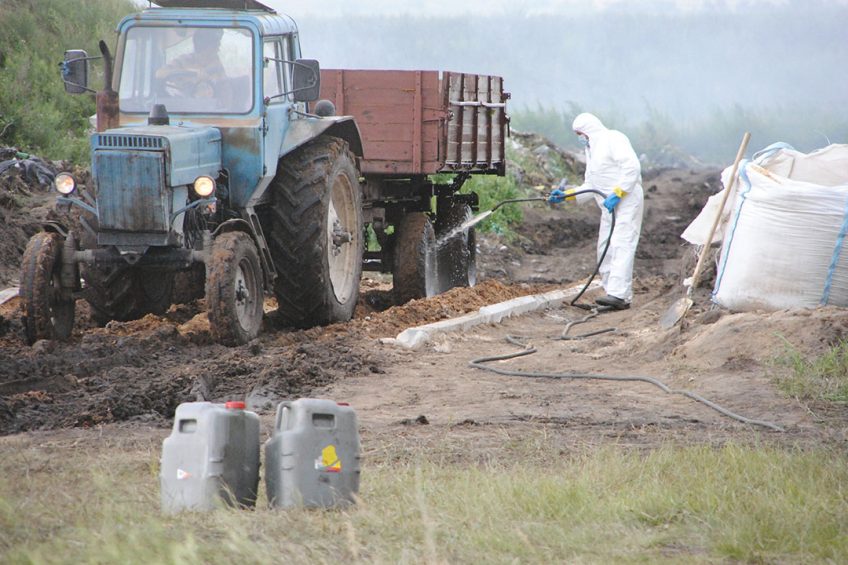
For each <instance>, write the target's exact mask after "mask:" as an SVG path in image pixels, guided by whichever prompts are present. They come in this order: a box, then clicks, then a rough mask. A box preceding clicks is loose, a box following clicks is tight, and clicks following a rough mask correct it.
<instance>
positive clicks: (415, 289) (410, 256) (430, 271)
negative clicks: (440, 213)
mask: <svg viewBox="0 0 848 565" xmlns="http://www.w3.org/2000/svg"><path fill="white" fill-rule="evenodd" d="M437 261H438V256H437V249H436V232H435V231H434V230H433V224H432V223H430V218H429V217H427V214H425V213H424V212H414V213H411V214H407V215H406V216H404V217H403V219H402V220H401V221H400V223H399V224H398V225H397V226H396V227H395V243H394V269H393V270H392V279H393V286H394V295H395V301H396V302H398V303H400V304H403V303H404V302H409V301H410V300H413V299H416V298H427V297H430V296H435V295H436V294H438V293H439V279H438V266H437Z"/></svg>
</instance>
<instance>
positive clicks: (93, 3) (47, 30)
mask: <svg viewBox="0 0 848 565" xmlns="http://www.w3.org/2000/svg"><path fill="white" fill-rule="evenodd" d="M134 11H137V7H136V6H135V5H134V4H133V3H132V2H131V1H130V0H5V2H3V3H2V4H0V145H6V146H15V147H18V148H20V149H21V150H23V151H26V152H30V153H34V154H37V155H39V156H40V157H44V158H48V159H69V160H72V161H74V162H76V163H80V164H81V163H84V162H87V161H88V152H89V148H88V140H87V139H86V132H87V130H88V128H89V123H88V117H89V116H90V115H92V114H93V113H94V110H95V109H94V96H93V95H81V96H70V95H67V94H65V91H64V86H63V84H62V80H61V78H60V75H59V66H58V64H59V62H61V61H62V59H63V57H64V52H65V50H67V49H71V48H74V49H76V48H81V49H85V50H86V51H88V53H89V55H91V56H96V55H99V52H100V51H99V48H98V47H97V42H98V40H100V39H104V40H105V41H106V42H107V43H108V44H110V47H112V48H113V49H114V42H115V41H114V39H115V37H116V36H115V32H114V30H115V24H116V23H117V22H118V21H119V20H120V18H121V17H123V16H125V15H126V14H128V13H131V12H134ZM91 70H92V72H91V73H90V77H91V80H90V82H91V84H92V85H96V86H97V87H98V88H99V87H100V84H101V82H102V72H101V71H102V65H101V66H98V64H97V63H96V62H95V63H94V64H92V65H91Z"/></svg>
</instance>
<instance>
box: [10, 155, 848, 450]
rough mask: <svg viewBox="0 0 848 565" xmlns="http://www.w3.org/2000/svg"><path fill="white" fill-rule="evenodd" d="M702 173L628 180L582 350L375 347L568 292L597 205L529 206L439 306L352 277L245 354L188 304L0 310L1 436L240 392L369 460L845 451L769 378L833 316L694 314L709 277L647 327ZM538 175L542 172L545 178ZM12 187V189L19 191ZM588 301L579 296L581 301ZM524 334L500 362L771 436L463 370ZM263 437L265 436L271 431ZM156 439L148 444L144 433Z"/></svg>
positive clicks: (563, 345) (816, 411) (542, 342)
mask: <svg viewBox="0 0 848 565" xmlns="http://www.w3.org/2000/svg"><path fill="white" fill-rule="evenodd" d="M718 173H719V171H718V170H717V169H698V170H696V169H663V170H649V171H645V172H644V183H643V184H644V188H645V193H646V212H645V220H644V224H643V235H642V240H641V243H640V247H639V252H638V254H637V262H636V273H637V281H636V287H635V291H636V297H635V299H634V307H633V308H632V309H631V310H629V311H626V312H620V313H614V314H606V315H604V316H603V317H601V318H599V319H596V320H592V321H591V322H590V323H589V324H587V325H586V326H585V328H586V330H591V329H597V328H605V327H615V328H616V331H615V332H611V333H607V334H603V335H601V336H598V337H595V338H592V339H589V340H585V341H578V342H564V341H558V340H554V339H552V338H553V337H556V336H558V335H559V334H560V333H561V332H562V329H563V327H564V325H565V324H566V323H567V321H569V320H573V319H575V318H577V317H581V316H582V315H583V311H581V310H577V309H574V308H570V307H563V308H560V309H556V310H551V311H547V312H540V313H536V314H532V315H528V316H523V317H520V318H516V319H513V320H509V321H508V322H506V323H505V324H502V325H498V326H486V327H480V328H478V329H476V330H474V331H471V332H467V333H466V334H463V335H449V336H444V337H442V338H439V339H438V340H437V341H436V342H435V343H433V344H430V345H429V346H427V347H425V348H424V349H423V350H422V351H416V352H410V351H406V350H401V349H397V348H395V347H394V346H391V345H384V344H382V343H381V342H380V338H384V337H393V336H395V335H397V334H398V333H399V332H400V331H402V330H403V329H405V328H407V327H410V326H413V325H419V324H423V323H428V322H432V321H437V320H440V319H445V318H449V317H453V316H456V315H459V314H463V313H466V312H469V311H473V310H476V309H477V308H479V307H480V306H483V305H486V304H491V303H494V302H499V301H502V300H506V299H509V298H514V297H516V296H521V295H525V294H531V293H535V292H541V291H546V290H550V289H551V288H556V287H559V286H566V285H567V286H571V285H573V284H575V283H577V282H580V281H582V280H584V278H585V277H586V276H588V274H590V273H591V271H592V269H593V267H594V255H595V252H594V248H595V240H596V237H597V229H598V228H597V226H598V216H599V212H598V210H597V208H596V207H594V205H586V206H584V207H568V206H563V207H558V208H554V209H552V208H550V207H548V206H541V205H537V206H531V207H528V208H527V209H526V211H525V221H524V223H523V224H521V225H520V226H518V227H517V229H516V234H515V236H514V237H512V238H503V237H498V236H493V235H486V236H482V237H480V239H479V253H478V256H479V265H480V275H481V279H482V281H483V282H481V284H479V285H478V286H477V287H475V288H472V289H455V290H453V291H451V292H449V293H447V294H446V295H443V296H439V297H436V298H432V299H428V300H421V301H413V302H411V303H409V304H406V305H402V306H397V305H393V303H392V299H391V293H390V291H389V289H390V288H391V282H390V279H389V278H387V277H383V276H372V277H368V276H367V275H366V278H365V279H363V283H362V292H361V297H360V304H359V307H358V308H357V311H356V316H355V319H354V320H353V321H352V322H350V323H347V324H337V325H334V326H330V327H327V328H315V329H311V330H306V331H291V330H287V329H281V328H278V327H276V325H275V323H274V315H273V309H274V307H275V305H274V303H273V301H271V300H269V301H268V302H267V303H266V311H267V315H266V320H265V322H266V323H265V328H264V330H263V333H262V335H261V336H260V338H258V339H257V340H255V341H254V342H252V343H250V344H248V345H245V346H242V347H235V348H227V347H223V346H219V345H217V344H214V343H213V342H212V341H211V339H210V335H209V330H208V321H207V320H206V316H205V313H204V304H203V301H202V300H199V301H195V302H192V303H189V304H183V305H178V306H173V307H172V308H171V310H170V311H169V312H168V313H167V314H165V315H164V316H161V317H157V316H152V315H151V316H147V317H145V318H143V319H141V320H137V321H134V322H127V323H116V322H112V323H110V324H108V325H107V326H106V327H104V328H98V327H95V326H94V324H93V323H92V322H91V321H90V319H89V316H88V313H87V307H86V305H85V303H83V302H82V301H80V302H79V303H78V307H77V318H78V319H77V326H76V328H75V330H74V333H73V336H72V338H71V339H70V340H69V341H67V342H65V343H57V342H52V341H41V342H38V343H36V344H35V345H34V346H32V347H30V346H28V345H26V344H25V342H24V340H23V338H22V332H21V325H20V312H19V301H18V299H12V300H11V301H9V302H6V303H5V304H2V305H0V434H15V433H20V432H32V431H38V430H61V429H67V428H98V429H99V430H101V431H103V430H110V429H116V428H115V426H117V425H120V426H121V427H122V428H125V427H126V426H131V427H138V428H139V429H148V428H149V429H152V430H154V431H153V432H151V433H156V434H159V435H165V434H166V433H167V431H166V429H165V428H167V427H168V426H169V424H170V421H169V420H170V418H171V417H172V416H173V412H174V409H175V408H176V406H177V405H178V404H179V403H180V402H185V401H193V400H213V401H224V400H231V399H246V400H247V402H248V404H249V405H250V406H251V407H252V408H253V409H255V410H257V411H259V412H260V413H261V414H263V415H264V417H265V419H266V422H267V419H268V418H269V417H270V414H271V413H272V411H273V407H274V405H275V404H276V403H277V402H278V401H279V400H281V399H288V398H296V397H299V396H306V395H310V396H321V397H330V398H336V399H339V400H346V401H349V402H351V403H352V405H353V406H354V407H355V408H357V410H358V412H359V414H360V421H361V423H362V428H363V438H364V441H365V442H366V443H365V447H366V451H367V450H368V442H369V441H372V442H374V443H372V444H371V445H372V446H373V445H386V444H388V443H397V442H400V443H403V444H404V445H410V446H418V447H420V446H427V445H429V444H432V443H436V442H438V443H440V444H442V445H445V444H446V445H456V446H457V452H458V453H461V452H463V450H465V449H467V447H468V445H469V443H473V445H474V446H475V449H480V450H491V451H492V452H493V453H496V452H497V450H498V449H499V446H502V445H503V444H504V442H505V441H506V442H509V441H513V440H515V441H520V439H521V438H522V437H529V436H527V434H528V433H531V432H533V433H539V432H540V431H541V433H544V434H555V435H556V437H557V438H559V440H560V441H561V444H562V445H563V448H564V449H565V448H568V447H569V446H572V445H581V444H586V443H589V444H594V443H602V442H606V441H615V442H623V443H628V444H630V443H632V444H635V445H655V444H659V443H662V442H666V441H680V442H682V443H690V442H723V441H727V440H741V441H754V442H760V441H768V442H771V441H774V442H778V443H788V444H795V443H802V444H810V443H812V444H821V443H824V444H839V445H843V446H844V445H845V443H846V440H848V438H847V437H846V436H848V432H846V429H848V425H846V424H848V415H846V411H845V410H844V409H842V408H833V407H828V406H824V405H821V406H819V405H810V404H806V403H800V402H797V401H794V400H792V399H789V398H787V397H786V396H784V395H783V394H782V393H781V392H779V391H778V390H777V388H776V387H775V385H774V382H773V379H774V376H775V375H776V374H778V373H779V372H780V371H783V370H785V369H784V368H782V367H780V366H779V365H778V364H776V363H775V359H776V358H778V357H779V356H780V355H781V353H782V352H783V351H785V347H786V344H787V343H791V344H792V345H793V346H795V347H797V348H798V349H799V350H800V351H803V352H807V353H816V352H820V351H823V350H824V349H825V348H826V347H828V346H829V345H831V344H833V343H835V342H836V341H837V340H839V339H840V338H842V337H843V334H844V333H845V332H846V331H848V330H846V328H848V316H846V314H845V313H844V311H843V310H839V309H835V308H824V309H819V310H815V311H790V312H777V313H771V314H768V313H748V314H731V313H729V312H725V311H722V310H718V309H714V308H712V307H711V306H710V305H709V301H708V294H709V290H708V287H709V284H710V277H709V274H708V276H707V277H706V280H705V281H704V282H705V285H707V286H706V287H705V288H702V289H699V292H698V295H697V297H696V298H697V305H696V307H695V308H694V309H693V311H692V312H691V313H690V315H689V316H688V317H687V319H686V320H685V321H684V323H683V324H681V325H680V326H677V327H675V328H673V329H671V330H668V331H662V330H660V328H659V325H658V320H659V317H660V315H661V314H662V312H664V311H665V309H666V308H667V307H668V306H669V305H670V304H671V302H672V301H673V300H674V299H676V298H678V297H679V296H680V295H681V293H682V286H681V284H680V280H681V273H684V272H688V271H690V270H691V269H692V267H693V265H694V262H693V259H692V254H691V251H690V250H689V249H688V248H687V247H685V246H684V245H683V242H682V241H681V240H680V239H679V234H680V233H681V232H682V231H683V228H684V227H685V226H686V225H687V224H688V222H689V221H690V220H691V219H692V218H694V216H695V215H696V214H697V212H698V211H699V210H700V208H701V206H702V205H703V203H704V202H705V201H706V199H707V197H708V196H709V195H711V194H712V193H714V192H715V191H716V190H718V188H719V185H718ZM545 180H551V181H552V180H553V179H545ZM15 183H17V181H8V180H7V181H6V182H0V214H2V217H0V241H2V242H3V243H2V245H0V250H2V251H0V290H2V287H5V286H13V285H14V284H15V283H16V279H17V270H18V264H17V262H18V261H19V258H20V255H21V254H22V252H23V247H24V246H25V244H26V239H27V237H28V236H29V234H31V233H33V232H34V231H35V230H36V229H37V225H38V222H39V221H41V220H42V219H45V218H47V217H49V216H50V215H51V214H52V213H53V212H52V209H51V207H50V199H51V197H50V196H49V195H48V194H47V193H46V192H43V191H42V192H39V191H38V190H36V189H32V188H29V187H26V186H24V187H23V188H24V189H25V191H26V192H24V191H22V190H20V189H19V187H20V185H19V184H15ZM16 187H18V188H16ZM587 298H588V299H591V295H590V296H589V297H587ZM510 333H511V334H521V335H524V336H528V337H529V338H531V340H532V342H533V343H534V344H535V345H537V346H539V353H537V354H535V355H533V356H530V357H525V358H522V359H520V360H515V361H509V362H504V365H506V366H510V367H515V368H525V369H530V370H536V371H551V370H553V371H563V370H577V371H585V372H590V373H605V374H615V375H630V374H638V375H645V376H652V377H656V378H660V379H662V380H664V381H666V382H668V383H669V384H670V385H671V386H672V387H674V388H685V389H690V390H693V391H695V392H698V393H700V394H702V395H704V396H707V397H709V398H711V399H713V400H716V401H718V402H720V403H722V404H725V405H727V407H728V408H730V409H731V410H734V411H737V412H740V413H742V414H744V415H746V416H750V417H754V418H760V419H766V420H771V421H774V422H776V423H778V424H779V425H781V426H782V427H784V428H785V429H786V430H787V431H786V432H785V433H783V434H778V433H775V432H770V431H765V430H761V429H758V428H751V427H749V426H745V425H743V424H739V423H736V422H734V421H732V420H729V419H727V418H725V417H723V416H720V415H719V414H717V413H715V412H713V411H711V410H709V409H707V408H705V407H703V406H701V405H698V404H695V403H693V402H692V401H691V400H688V399H686V398H683V397H679V396H668V395H665V394H663V393H662V392H661V391H659V390H658V389H654V388H651V387H650V386H648V385H644V384H638V383H631V384H620V383H609V382H600V381H553V380H523V379H520V378H515V377H502V376H497V375H493V374H489V373H484V372H480V371H477V370H475V369H471V368H469V367H468V366H467V363H468V361H469V360H470V359H472V358H474V357H477V356H480V355H486V354H497V353H503V352H509V351H512V350H514V349H515V347H514V346H511V345H509V344H507V343H506V342H505V341H504V337H505V336H506V335H507V334H510ZM267 427H268V426H266V428H267ZM155 430H158V431H155Z"/></svg>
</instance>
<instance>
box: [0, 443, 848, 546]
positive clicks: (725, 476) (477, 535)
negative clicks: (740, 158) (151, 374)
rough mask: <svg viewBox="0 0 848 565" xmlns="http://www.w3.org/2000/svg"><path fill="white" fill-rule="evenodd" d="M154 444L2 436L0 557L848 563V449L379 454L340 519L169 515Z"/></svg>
mask: <svg viewBox="0 0 848 565" xmlns="http://www.w3.org/2000/svg"><path fill="white" fill-rule="evenodd" d="M161 435H162V433H161V431H159V432H155V433H149V434H146V435H143V436H139V435H138V434H136V435H135V436H133V437H122V436H121V435H120V434H118V435H114V436H110V434H108V433H106V434H103V435H102V436H101V434H99V433H98V432H96V431H91V432H85V433H83V432H73V433H72V434H71V436H70V437H68V436H67V435H66V436H52V435H48V436H46V437H45V436H19V437H12V438H3V439H2V440H0V449H1V450H2V451H3V453H4V457H3V458H2V462H0V476H2V477H3V480H2V481H0V561H2V562H4V563H60V562H82V563H200V562H203V563H210V562H220V563H226V562H234V561H242V562H271V561H281V560H284V561H285V560H292V561H294V562H298V563H338V562H367V563H371V562H383V563H387V562H402V563H445V562H453V563H469V562H486V563H513V562H522V563H550V562H565V561H567V562H571V563H575V562H577V563H579V562H591V563H601V562H610V561H615V562H680V561H686V562H716V561H725V560H728V559H729V560H742V561H755V562H775V561H783V562H796V563H797V562H828V561H830V562H845V561H846V560H848V534H846V529H845V523H846V521H848V500H847V499H846V490H845V485H846V484H848V457H846V455H844V454H838V453H831V452H823V451H800V450H799V451H795V450H783V449H775V448H756V447H742V446H734V445H729V446H725V447H721V448H712V447H672V446H668V447H664V448H660V449H657V450H652V451H648V452H640V451H634V450H629V449H625V448H623V447H617V446H611V447H606V448H602V449H600V450H592V451H586V452H583V453H567V454H557V453H550V452H549V450H547V449H546V448H545V445H544V442H535V441H534V442H533V447H532V450H531V451H529V452H528V449H529V448H528V447H527V446H526V445H525V446H523V448H522V450H520V453H521V454H522V458H520V459H518V458H516V459H518V460H514V461H512V462H490V463H487V464H475V463H473V462H461V463H457V462H456V460H455V459H453V458H449V457H447V456H446V457H445V458H444V460H441V457H440V455H439V454H433V453H430V452H428V453H423V452H422V453H418V454H415V453H413V454H412V455H409V453H408V452H402V453H401V452H398V453H396V454H392V453H385V452H381V453H380V455H379V456H374V457H371V458H370V459H369V460H367V461H366V464H365V466H364V470H363V488H362V493H361V496H362V500H361V503H360V504H359V505H358V506H356V507H355V508H352V509H349V510H346V511H331V512H318V511H290V512H274V511H270V510H267V509H265V507H264V502H261V503H260V506H259V508H258V509H257V510H255V511H234V510H223V509H222V510H221V511H218V512H214V513H211V514H205V515H198V514H188V515H179V516H175V517H163V516H161V515H160V514H159V511H158V479H157V473H158V457H159V446H160V437H161ZM110 437H111V439H110ZM507 457H508V454H506V455H505V459H506V458H507Z"/></svg>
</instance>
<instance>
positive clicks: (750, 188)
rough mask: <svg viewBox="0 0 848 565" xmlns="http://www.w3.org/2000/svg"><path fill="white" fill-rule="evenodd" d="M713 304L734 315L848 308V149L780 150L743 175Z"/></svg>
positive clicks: (747, 168) (748, 167)
mask: <svg viewBox="0 0 848 565" xmlns="http://www.w3.org/2000/svg"><path fill="white" fill-rule="evenodd" d="M738 182H739V188H738V190H736V191H734V192H736V195H735V199H734V203H733V207H732V209H731V213H730V215H729V218H728V221H727V223H726V224H725V225H724V230H723V234H724V237H723V243H722V250H721V256H720V259H719V265H718V275H717V278H716V286H715V289H714V291H713V300H714V301H715V302H717V303H718V304H720V305H721V306H724V307H726V308H730V309H732V310H738V311H749V310H756V309H766V310H779V309H786V308H797V307H816V306H818V305H822V304H831V305H837V306H848V252H846V251H845V250H844V241H845V237H846V232H848V145H831V146H829V147H826V148H824V149H822V150H819V151H816V152H814V153H811V154H809V155H805V154H803V153H799V152H797V151H794V150H791V149H780V150H775V151H773V152H771V153H770V154H769V155H767V156H761V157H760V158H758V159H756V158H755V160H754V162H749V163H745V164H744V165H743V166H742V168H741V170H740V173H739V180H738Z"/></svg>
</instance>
